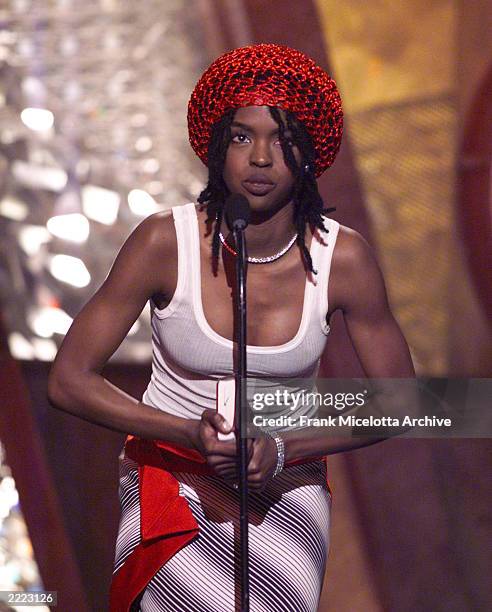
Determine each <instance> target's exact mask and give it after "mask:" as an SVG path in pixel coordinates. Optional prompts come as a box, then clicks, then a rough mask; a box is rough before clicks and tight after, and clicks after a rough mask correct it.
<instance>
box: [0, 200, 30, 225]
mask: <svg viewBox="0 0 492 612" xmlns="http://www.w3.org/2000/svg"><path fill="white" fill-rule="evenodd" d="M28 212H29V208H28V207H27V205H26V204H25V203H24V202H22V200H19V199H18V198H15V197H13V196H5V197H4V198H2V200H0V215H2V216H3V217H7V219H12V220H13V221H24V219H25V218H26V217H27V215H28Z"/></svg>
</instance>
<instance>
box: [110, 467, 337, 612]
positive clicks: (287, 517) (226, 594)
mask: <svg viewBox="0 0 492 612" xmlns="http://www.w3.org/2000/svg"><path fill="white" fill-rule="evenodd" d="M173 474H174V476H175V477H176V478H177V480H178V482H179V487H180V495H182V496H184V497H185V499H186V500H187V502H188V504H189V507H190V509H191V511H192V513H193V515H194V517H195V519H196V520H197V522H198V525H199V527H200V533H199V535H198V536H197V537H196V538H195V539H194V540H192V541H191V542H190V543H189V544H188V545H186V546H185V547H184V548H182V549H181V550H180V551H179V552H177V553H176V554H175V555H174V557H172V558H171V559H170V560H169V561H168V562H167V563H166V564H165V565H164V566H163V567H161V568H160V570H159V571H158V572H157V574H156V575H155V576H154V577H153V578H152V580H151V581H150V582H149V584H148V585H147V587H146V589H145V590H144V591H143V593H142V594H141V597H139V602H137V603H135V605H134V606H133V607H132V611H133V610H135V611H138V610H139V611H141V612H184V611H185V612H236V611H237V610H239V609H240V608H239V602H240V591H239V584H240V581H239V575H240V564H239V495H238V493H237V491H235V490H234V489H232V487H231V486H230V485H229V484H227V483H225V482H224V481H223V480H222V479H220V478H218V477H215V476H203V475H197V474H189V473H176V472H174V473H173ZM119 492H120V503H121V511H122V514H121V522H120V527H119V532H118V539H117V543H116V553H115V565H114V572H116V571H117V570H118V569H119V568H120V567H121V566H122V565H123V563H124V561H125V559H126V558H127V557H128V555H129V554H130V553H131V552H132V551H133V549H134V548H135V546H136V545H137V544H138V543H139V542H140V534H139V528H140V507H139V494H138V470H137V464H136V463H135V462H134V461H133V460H131V459H129V458H127V457H121V458H120V490H119ZM330 509H331V496H330V493H329V490H328V486H327V484H326V466H325V463H324V462H322V461H319V462H313V463H307V464H304V465H299V466H294V467H289V468H286V469H285V470H284V471H283V472H282V473H281V474H279V476H277V477H276V478H275V479H273V480H271V481H270V482H269V483H268V485H267V487H266V489H265V490H264V491H263V492H262V493H254V494H251V495H250V500H249V521H250V526H249V563H250V610H251V612H316V610H317V609H318V602H319V597H320V594H321V588H322V585H323V577H324V573H325V566H326V559H327V554H328V548H329V523H330Z"/></svg>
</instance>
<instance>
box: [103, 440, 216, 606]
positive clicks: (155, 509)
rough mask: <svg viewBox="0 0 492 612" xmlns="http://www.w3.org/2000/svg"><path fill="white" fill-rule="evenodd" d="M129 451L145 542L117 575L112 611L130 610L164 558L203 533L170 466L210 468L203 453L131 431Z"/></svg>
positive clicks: (191, 469)
mask: <svg viewBox="0 0 492 612" xmlns="http://www.w3.org/2000/svg"><path fill="white" fill-rule="evenodd" d="M125 455H126V456H127V457H129V458H130V459H133V460H134V461H135V462H136V463H137V464H138V480H139V497H140V535H141V542H140V543H139V544H138V545H137V546H136V547H135V549H134V550H133V552H132V553H131V554H130V555H129V556H128V557H127V559H125V562H124V563H123V565H122V567H120V569H119V570H118V571H117V572H116V574H114V575H113V580H112V582H111V589H110V602H109V610H110V612H128V611H129V610H130V607H131V604H132V602H133V601H134V600H135V599H136V598H137V597H138V595H139V594H140V593H141V592H142V591H143V590H144V589H145V587H146V586H147V584H148V583H149V581H150V580H151V579H152V577H153V576H154V575H155V574H156V572H157V571H158V570H159V568H160V567H162V565H164V563H167V561H169V559H171V557H173V556H174V555H175V554H176V553H177V552H178V551H179V550H180V549H181V548H182V547H183V546H185V545H186V544H188V543H189V542H190V541H191V540H192V539H193V538H194V537H196V535H197V534H198V523H197V522H196V520H195V517H194V516H193V514H192V512H191V510H190V508H189V506H188V503H187V501H186V499H185V498H184V497H181V496H180V495H179V483H178V481H177V480H176V478H175V477H174V476H173V475H172V474H171V473H170V471H189V472H198V473H209V468H208V466H207V465H206V462H205V459H204V458H203V457H202V456H201V455H200V453H198V452H196V451H192V450H188V449H185V448H181V447H178V446H176V447H175V446H173V445H171V444H167V443H165V442H161V441H157V440H143V439H140V438H137V437H135V436H128V437H127V439H126V443H125Z"/></svg>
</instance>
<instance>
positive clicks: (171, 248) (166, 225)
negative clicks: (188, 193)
mask: <svg viewBox="0 0 492 612" xmlns="http://www.w3.org/2000/svg"><path fill="white" fill-rule="evenodd" d="M134 233H135V234H139V236H140V240H141V244H142V246H143V248H145V249H150V250H151V251H152V252H153V253H154V254H155V255H157V256H158V258H159V259H160V260H161V261H162V258H166V259H168V258H170V257H171V258H172V257H174V256H175V255H176V253H177V241H176V231H175V229H174V220H173V215H172V211H171V210H162V211H159V212H156V213H154V214H152V215H149V216H148V217H147V218H145V219H144V220H143V221H142V222H141V223H140V224H139V225H138V226H137V228H136V229H135V230H134Z"/></svg>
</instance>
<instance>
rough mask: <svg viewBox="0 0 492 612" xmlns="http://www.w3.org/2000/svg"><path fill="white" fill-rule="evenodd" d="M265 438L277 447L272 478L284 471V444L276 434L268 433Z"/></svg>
mask: <svg viewBox="0 0 492 612" xmlns="http://www.w3.org/2000/svg"><path fill="white" fill-rule="evenodd" d="M266 434H267V436H268V437H270V438H272V440H274V441H275V445H276V447H277V465H276V466H275V471H274V472H273V476H272V478H275V476H278V475H279V474H280V472H281V471H282V470H283V469H284V463H285V442H284V440H283V438H281V437H280V436H279V435H278V434H272V433H270V432H269V431H267V432H266Z"/></svg>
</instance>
